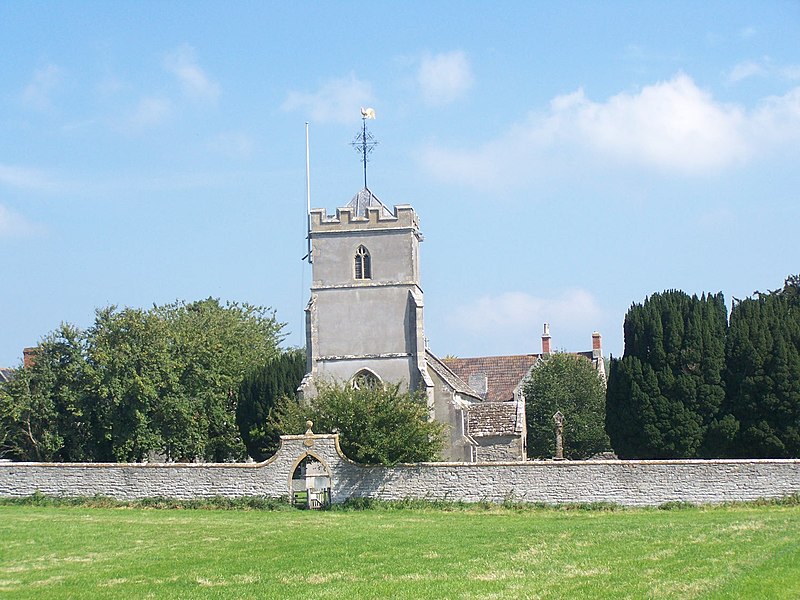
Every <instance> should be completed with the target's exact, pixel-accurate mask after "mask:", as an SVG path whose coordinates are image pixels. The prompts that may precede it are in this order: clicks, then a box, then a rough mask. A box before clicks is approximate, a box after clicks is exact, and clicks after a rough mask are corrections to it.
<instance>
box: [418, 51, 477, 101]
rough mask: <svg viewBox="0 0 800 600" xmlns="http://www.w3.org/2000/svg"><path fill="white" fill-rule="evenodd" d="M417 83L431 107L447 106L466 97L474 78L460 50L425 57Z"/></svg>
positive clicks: (464, 55)
mask: <svg viewBox="0 0 800 600" xmlns="http://www.w3.org/2000/svg"><path fill="white" fill-rule="evenodd" d="M417 83H418V84H419V87H420V91H421V92H422V98H423V100H424V101H425V102H426V103H427V104H430V105H445V104H450V103H451V102H454V101H455V100H457V99H459V98H460V97H461V96H463V95H464V93H466V92H467V91H468V90H469V89H470V88H471V87H472V85H473V83H474V77H473V76H472V69H471V68H470V64H469V61H468V60H467V56H466V54H464V53H463V52H461V51H460V50H456V51H453V52H447V53H442V54H437V55H436V56H425V57H423V59H422V61H421V63H420V66H419V72H418V73H417Z"/></svg>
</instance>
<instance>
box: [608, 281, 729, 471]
mask: <svg viewBox="0 0 800 600" xmlns="http://www.w3.org/2000/svg"><path fill="white" fill-rule="evenodd" d="M726 329H727V311H726V309H725V300H724V298H723V296H722V294H721V293H720V294H709V295H705V294H703V295H702V296H701V297H697V296H696V295H695V296H688V295H687V294H685V293H684V292H681V291H674V290H673V291H667V292H664V293H661V294H654V295H653V296H651V297H650V298H647V299H646V300H645V301H644V303H643V304H635V305H633V306H632V307H631V308H630V310H629V311H628V314H627V315H626V316H625V324H624V335H625V354H624V356H623V358H622V359H621V360H616V361H612V364H611V369H610V373H609V381H608V394H607V402H606V431H607V432H608V434H609V436H610V438H611V445H612V446H613V447H614V450H615V451H616V452H617V453H618V454H619V455H620V457H623V458H634V457H635V458H688V457H695V456H707V455H709V454H711V453H713V452H714V450H713V448H712V445H713V444H712V441H711V438H712V437H713V436H710V435H709V432H717V431H718V430H719V428H720V424H719V422H718V420H717V418H718V416H719V410H720V407H721V405H722V403H723V400H724V398H725V386H724V381H723V376H724V372H725V334H726Z"/></svg>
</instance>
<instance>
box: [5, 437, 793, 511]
mask: <svg viewBox="0 0 800 600" xmlns="http://www.w3.org/2000/svg"><path fill="white" fill-rule="evenodd" d="M308 454H311V455H313V456H314V457H315V458H317V459H318V460H319V461H320V462H322V464H323V466H324V467H325V469H326V470H327V471H328V473H329V474H330V476H331V480H332V490H331V495H332V499H333V501H334V502H342V501H344V500H346V499H347V498H351V497H369V498H378V499H385V500H399V499H404V498H427V499H446V500H463V501H467V502H478V501H482V500H487V501H491V502H502V501H504V500H509V499H510V500H515V501H522V502H545V503H571V502H612V503H617V504H621V505H627V506H648V505H649V506H652V505H659V504H663V503H664V502H670V501H682V502H693V503H720V502H727V501H745V500H755V499H758V498H775V497H781V496H786V495H789V494H793V493H799V492H800V460H657V461H557V462H555V461H527V462H509V463H474V464H465V463H421V464H413V465H398V466H395V467H378V466H362V465H357V464H355V463H353V462H351V461H349V460H348V459H347V458H345V457H344V456H342V454H341V452H340V450H339V448H338V438H337V436H334V435H309V436H286V437H284V438H283V439H282V446H281V449H280V450H279V451H278V453H277V454H276V455H275V456H274V457H273V458H272V459H270V460H268V461H266V462H264V463H258V464H53V463H49V464H48V463H12V462H2V463H0V496H27V495H30V494H33V493H35V492H37V491H38V492H41V493H43V494H47V495H60V496H93V495H95V494H101V495H105V496H113V497H117V498H122V499H131V498H143V497H152V496H171V497H176V498H191V497H202V496H217V495H218V496H228V497H237V496H269V497H287V496H288V495H289V489H290V485H291V476H292V473H293V472H294V469H295V467H296V466H297V464H298V463H299V462H300V461H301V460H302V459H303V458H304V457H305V456H306V455H308Z"/></svg>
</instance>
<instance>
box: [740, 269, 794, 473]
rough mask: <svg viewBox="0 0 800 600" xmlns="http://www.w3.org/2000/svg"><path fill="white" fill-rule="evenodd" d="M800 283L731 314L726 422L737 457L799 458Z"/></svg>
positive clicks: (790, 282)
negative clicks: (799, 291) (732, 435)
mask: <svg viewBox="0 0 800 600" xmlns="http://www.w3.org/2000/svg"><path fill="white" fill-rule="evenodd" d="M798 287H800V278H798V277H797V276H794V277H790V278H788V279H787V280H786V285H785V286H784V288H783V290H779V291H776V292H772V293H769V294H759V295H758V297H757V298H748V299H746V300H742V301H741V302H739V303H737V304H736V305H735V306H734V307H733V310H732V311H731V319H730V331H729V334H728V343H727V390H728V395H727V402H726V406H725V409H726V412H727V414H726V419H727V422H728V423H729V427H730V429H731V430H732V432H733V433H735V434H737V435H736V437H735V438H733V441H732V442H730V443H729V445H728V446H727V447H726V453H727V454H730V455H733V456H747V457H764V458H767V457H771V458H790V457H797V456H800V294H798Z"/></svg>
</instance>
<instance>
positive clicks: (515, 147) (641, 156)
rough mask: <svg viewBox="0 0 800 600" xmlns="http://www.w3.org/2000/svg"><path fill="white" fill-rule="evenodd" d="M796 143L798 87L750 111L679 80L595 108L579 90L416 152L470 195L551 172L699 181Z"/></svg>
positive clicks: (434, 171) (799, 134)
mask: <svg viewBox="0 0 800 600" xmlns="http://www.w3.org/2000/svg"><path fill="white" fill-rule="evenodd" d="M792 140H795V141H800V88H796V89H794V90H792V91H790V92H789V93H787V94H786V95H784V96H779V97H772V98H765V99H764V100H762V102H761V103H760V104H759V105H758V106H757V107H756V108H754V109H752V110H750V111H748V110H746V109H745V108H743V107H742V106H739V105H735V104H726V103H722V102H719V101H717V100H715V99H714V98H713V97H712V95H711V94H710V93H709V92H707V91H704V90H702V89H700V88H698V87H697V85H696V84H695V83H694V81H693V80H692V79H691V78H690V77H689V76H687V75H685V74H678V75H676V76H675V77H674V78H672V79H671V80H669V81H663V82H659V83H655V84H653V85H649V86H646V87H644V88H642V89H641V90H640V91H638V92H635V93H631V92H622V93H620V94H617V95H615V96H612V97H611V98H609V99H607V100H606V101H604V102H594V101H592V100H590V99H589V98H587V97H586V95H585V94H584V92H583V90H578V91H576V92H573V93H571V94H566V95H563V96H558V97H556V98H554V99H553V100H552V101H551V102H550V106H549V107H548V109H547V110H546V111H543V112H539V113H533V114H531V115H530V116H529V117H528V118H527V119H526V120H525V121H523V122H521V123H518V124H515V125H512V126H511V127H510V128H509V129H508V130H507V131H506V132H505V133H504V134H502V135H500V136H499V137H498V138H496V139H494V140H491V141H489V142H487V143H485V144H484V145H483V146H481V147H478V148H476V149H473V150H451V149H446V148H441V147H437V146H429V147H427V148H424V149H423V150H422V152H421V153H420V156H421V164H422V167H423V168H424V169H425V170H427V171H429V172H430V173H431V174H432V175H433V176H435V177H438V178H441V179H444V180H446V181H450V182H455V183H458V182H461V183H465V184H467V185H474V186H476V187H491V186H494V185H498V184H509V183H512V184H513V183H517V184H518V183H521V182H524V181H527V180H528V179H529V178H530V177H531V176H534V175H536V174H546V173H548V172H551V171H553V170H555V169H557V168H559V167H560V168H563V169H574V168H581V169H585V168H587V167H592V166H595V167H603V168H607V167H622V168H626V167H636V168H641V167H648V168H652V169H656V170H659V171H662V172H665V173H674V174H680V175H703V174H706V173H708V172H716V171H719V170H721V169H725V168H729V167H732V166H735V165H739V164H742V163H744V162H746V161H747V160H748V159H750V158H751V157H752V156H754V155H756V154H758V153H761V152H764V151H768V150H770V149H773V148H774V147H775V144H781V143H784V142H787V141H792Z"/></svg>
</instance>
